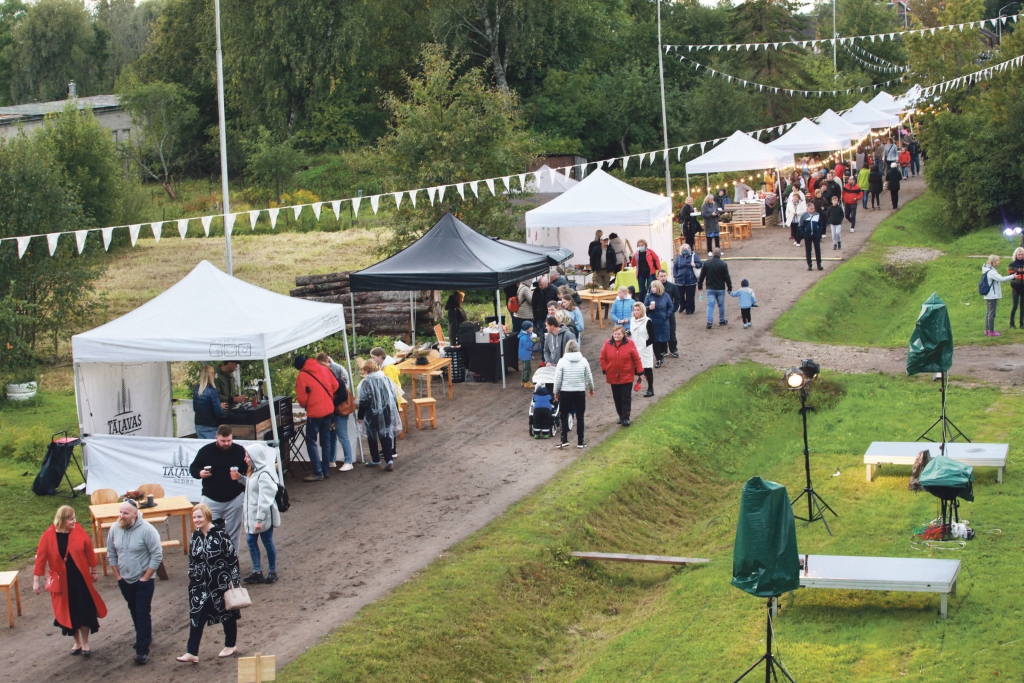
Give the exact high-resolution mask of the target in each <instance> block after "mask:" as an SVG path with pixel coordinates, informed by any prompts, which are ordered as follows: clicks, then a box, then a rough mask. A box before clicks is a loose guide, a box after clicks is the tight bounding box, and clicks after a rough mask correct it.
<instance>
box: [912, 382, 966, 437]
mask: <svg viewBox="0 0 1024 683" xmlns="http://www.w3.org/2000/svg"><path fill="white" fill-rule="evenodd" d="M948 384H949V380H948V379H947V377H946V373H945V372H943V373H942V387H941V389H940V391H941V392H942V412H941V413H940V414H939V419H937V420H936V421H935V422H933V423H932V426H931V427H929V428H928V429H926V430H924V433H923V434H921V436H919V437H917V440H918V441H931V442H932V443H935V439H933V438H931V437H929V436H928V433H929V432H931V431H932V430H933V429H935V428H936V427H938V426H939V425H942V445H941V446H940V447H939V453H941V454H942V455H945V454H946V452H945V451H946V443H947V442H952V441H956V440H957V437H959V438H961V439H963V440H964V441H966V442H967V443H970V442H971V440H970V439H968V438H967V435H966V434H964V433H963V432H962V431H960V428H959V427H957V426H956V425H955V424H953V421H952V420H950V419H949V418H948V417H946V386H947V385H948Z"/></svg>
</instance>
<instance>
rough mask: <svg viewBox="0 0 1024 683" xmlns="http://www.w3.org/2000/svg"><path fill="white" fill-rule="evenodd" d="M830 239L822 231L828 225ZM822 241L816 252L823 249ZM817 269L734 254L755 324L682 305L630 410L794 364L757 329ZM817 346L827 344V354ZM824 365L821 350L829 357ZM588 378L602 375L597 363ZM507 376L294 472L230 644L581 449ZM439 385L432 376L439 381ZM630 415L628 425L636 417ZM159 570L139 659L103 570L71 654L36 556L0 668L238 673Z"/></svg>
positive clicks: (766, 237) (320, 630)
mask: <svg viewBox="0 0 1024 683" xmlns="http://www.w3.org/2000/svg"><path fill="white" fill-rule="evenodd" d="M923 189H924V188H923V182H922V181H921V180H920V179H915V180H911V181H909V182H907V183H905V185H904V191H903V193H902V194H903V196H904V198H905V201H909V200H910V199H912V198H914V197H916V196H918V195H920V194H921V192H922V191H923ZM889 213H890V212H889V211H878V212H868V211H862V212H861V215H860V222H859V223H858V230H857V232H856V233H854V234H850V233H849V232H848V231H847V232H846V233H845V234H844V236H843V245H844V247H845V249H844V250H843V254H844V255H846V256H850V255H852V254H853V253H855V252H856V251H857V250H859V249H860V248H861V247H862V245H863V244H864V242H865V241H866V239H867V238H868V236H869V235H870V233H871V230H872V229H873V228H874V227H875V226H876V225H877V224H878V222H879V221H880V220H881V219H882V218H884V217H886V216H888V215H889ZM825 241H826V242H828V239H827V238H826V240H825ZM833 253H835V252H832V251H831V249H829V248H826V252H825V254H824V255H825V256H831V255H832V254H833ZM727 254H728V255H730V256H798V255H802V254H803V250H802V248H797V247H794V246H793V243H792V242H791V241H789V239H788V229H783V228H768V229H765V230H757V231H755V234H754V238H753V239H752V240H749V241H746V242H742V243H739V244H738V245H737V247H736V248H734V249H732V250H729V251H728V252H727ZM836 265H837V263H836V262H829V263H827V264H826V266H825V273H820V272H818V271H817V270H815V271H813V272H808V271H807V269H806V266H805V265H804V264H803V263H802V262H800V261H792V262H791V261H735V262H733V263H732V264H731V265H730V270H731V273H732V277H733V281H734V283H736V286H737V287H738V283H739V280H740V279H741V278H748V279H749V280H750V282H751V286H752V287H753V289H754V290H755V291H756V293H757V297H758V302H759V308H757V309H756V310H755V311H754V327H753V328H751V329H747V330H744V329H743V328H742V326H741V325H740V324H739V322H740V321H739V310H738V308H737V304H736V302H735V300H733V299H731V298H730V299H729V301H728V311H729V318H730V324H729V325H728V326H727V327H724V328H723V327H718V326H717V325H716V327H715V328H714V329H713V330H706V329H705V324H704V315H703V314H702V313H701V312H698V314H697V315H694V316H683V315H680V316H679V318H678V337H679V345H680V355H681V357H680V358H679V359H672V358H669V359H668V362H667V363H666V365H665V367H663V368H661V369H659V370H657V371H656V375H655V391H656V393H657V396H656V397H655V399H644V398H639V396H638V397H637V398H636V399H635V400H634V404H633V405H634V410H633V414H634V416H637V415H639V414H640V413H641V412H643V409H644V408H645V407H646V406H647V405H649V404H650V402H652V400H656V399H657V397H660V396H663V395H665V394H667V393H668V392H670V391H671V390H672V389H675V388H676V387H678V386H679V385H680V384H682V383H683V382H685V381H686V380H688V379H690V378H691V377H693V376H694V375H695V374H697V373H699V372H701V371H703V370H705V369H707V368H709V367H711V366H713V365H715V364H717V363H722V362H729V361H734V360H736V359H738V358H743V357H747V356H752V355H754V354H755V353H774V354H775V355H773V356H772V360H769V361H768V362H771V363H774V364H777V365H790V364H792V363H793V362H794V361H795V360H798V359H799V358H800V357H802V355H806V354H803V353H802V352H798V349H796V348H794V349H793V352H792V355H791V356H790V355H789V354H790V350H789V349H788V348H787V347H786V346H785V345H784V344H783V343H781V342H778V341H777V340H774V339H773V338H772V337H771V336H770V335H769V334H768V333H767V330H768V328H769V327H770V325H771V323H772V321H773V320H775V319H776V318H777V317H778V316H779V315H780V314H781V313H782V312H783V311H785V310H786V309H788V308H789V307H790V306H792V305H793V303H794V302H795V301H796V300H797V299H798V298H799V297H800V296H801V295H802V294H803V293H804V292H805V291H806V290H807V289H808V288H809V287H810V286H812V285H813V284H814V283H815V282H817V281H818V279H819V278H821V277H822V276H823V275H824V274H826V273H828V272H829V271H830V270H832V269H833V268H835V266H836ZM609 333H610V330H609V329H608V327H607V326H606V327H605V329H604V330H603V331H601V330H599V329H598V328H597V326H596V324H595V323H589V322H588V326H587V329H586V331H585V332H584V334H583V338H584V339H586V341H585V342H584V344H583V350H584V353H585V355H586V356H587V358H589V359H590V360H591V364H592V366H593V367H594V368H597V357H598V352H599V348H600V344H601V343H603V341H604V340H605V339H607V337H608V334H609ZM823 359H824V358H823ZM826 365H828V363H826ZM595 374H597V375H598V381H599V382H600V381H601V380H600V373H595ZM510 379H511V380H512V381H511V384H512V385H513V386H515V388H510V389H508V390H505V391H502V390H501V388H500V386H495V385H489V384H486V385H485V384H464V385H456V388H455V400H454V401H448V399H447V398H441V399H439V402H438V418H439V428H438V429H437V430H436V431H434V430H430V429H427V430H425V431H417V430H416V429H415V427H414V428H413V430H412V434H410V435H409V436H408V437H407V438H406V439H405V440H403V441H401V442H399V446H400V447H399V453H400V457H399V458H398V459H397V461H396V471H395V472H393V473H384V472H382V471H378V470H368V469H363V468H362V467H357V469H356V470H355V471H354V472H350V473H346V475H342V474H340V473H337V472H336V473H335V474H334V475H333V476H332V477H331V478H330V480H328V481H326V482H323V483H318V484H303V483H301V482H294V480H292V479H289V480H288V481H287V484H288V486H289V491H290V493H291V497H292V509H291V510H290V511H289V512H288V513H286V514H285V516H284V525H283V526H282V527H281V528H280V529H279V530H278V531H277V533H275V537H276V538H275V540H276V542H277V547H278V573H279V574H280V576H281V580H280V582H279V583H277V584H275V585H273V586H257V587H255V588H254V589H252V590H251V594H252V597H253V607H251V608H250V609H247V610H246V611H245V614H244V616H243V619H242V621H241V622H240V623H239V642H238V645H239V650H240V653H242V654H252V653H253V652H256V651H257V650H258V651H260V652H261V653H263V654H275V655H277V657H278V663H279V664H280V665H284V664H285V663H287V662H288V661H290V660H291V659H293V658H295V657H296V656H298V655H300V654H302V652H303V651H305V650H306V649H307V648H308V647H310V646H311V645H313V644H315V643H316V642H317V640H318V639H320V638H321V637H323V636H325V635H327V634H328V633H330V632H331V630H332V629H334V628H335V627H336V626H338V625H339V624H341V623H342V622H344V621H345V620H347V619H350V618H351V617H352V616H353V615H354V614H355V613H356V612H357V611H358V610H359V609H360V608H361V607H363V606H364V605H366V604H368V603H370V602H372V601H373V600H376V599H378V598H380V597H381V596H383V595H385V594H386V593H387V592H388V591H389V590H390V589H392V588H394V587H395V586H397V585H399V584H401V583H402V582H404V581H406V580H408V579H409V578H410V577H412V576H413V575H414V574H415V573H416V572H417V571H419V570H420V569H422V568H423V567H425V566H426V565H427V564H428V563H429V562H430V561H431V560H433V559H435V558H437V557H438V556H439V555H440V554H442V553H444V551H445V549H447V548H449V547H450V546H452V545H453V544H455V543H456V542H458V541H459V540H461V539H463V538H465V537H466V536H467V535H469V534H470V533H472V532H473V531H475V530H476V529H479V528H480V527H482V526H483V525H485V524H486V523H487V522H488V521H490V520H492V519H494V518H495V517H497V516H498V515H501V514H502V513H503V511H504V510H505V509H506V508H507V507H508V506H509V505H510V504H511V503H514V502H515V501H517V500H519V499H521V498H523V497H524V496H525V495H527V494H528V493H529V492H531V491H532V490H534V489H535V488H536V487H538V486H540V485H541V484H543V483H544V482H546V481H548V480H549V479H550V478H551V477H552V476H554V475H555V474H556V473H557V472H558V471H559V470H560V469H561V468H562V467H564V466H565V465H567V464H569V463H570V462H572V461H573V460H574V459H575V458H576V457H578V455H580V454H581V453H582V451H578V450H576V449H569V450H568V451H560V450H556V449H555V448H554V444H553V443H552V442H551V441H533V440H530V439H528V438H527V418H526V415H527V407H528V405H529V395H528V393H527V392H526V391H525V390H523V389H520V388H519V387H518V381H517V379H516V378H514V377H513V378H510ZM435 386H436V385H435ZM610 394H611V392H610V391H609V389H608V388H607V386H605V385H603V384H600V385H599V386H598V393H597V394H596V395H595V397H594V398H593V399H590V400H589V401H588V406H587V425H588V432H587V434H588V436H587V441H588V443H589V444H590V446H591V447H593V446H596V445H597V444H598V443H600V442H601V441H602V440H603V439H604V438H605V437H606V436H607V435H608V434H610V433H612V432H613V431H614V430H615V429H617V428H618V427H617V426H616V425H615V414H614V408H613V405H612V401H611V395H610ZM642 425H643V422H642V421H640V422H639V423H638V424H637V425H636V426H634V427H633V428H634V429H642V428H643V426H642ZM168 555H169V559H168V561H167V568H168V571H169V572H170V574H171V579H170V580H169V581H159V582H158V583H157V586H156V597H155V599H154V604H153V624H154V636H155V639H154V643H153V647H152V652H151V661H150V663H149V665H147V666H146V667H136V666H135V665H134V664H133V663H132V657H133V656H134V653H133V652H132V649H131V644H132V641H133V638H134V635H133V632H132V626H131V621H130V618H129V617H128V613H127V609H126V607H125V605H124V601H123V600H122V599H121V597H120V594H119V592H118V590H117V586H116V583H115V582H114V580H113V577H110V576H108V577H101V579H100V581H99V588H100V592H101V594H102V596H103V599H104V600H105V601H106V603H107V605H108V607H109V609H110V614H109V616H108V617H107V618H106V619H104V620H103V622H102V624H101V630H100V632H99V633H97V634H96V635H95V636H93V638H92V642H91V645H92V649H93V652H94V654H93V656H92V658H91V659H90V660H89V661H82V660H81V658H76V659H71V658H70V657H69V656H68V655H67V653H68V651H69V649H70V646H71V641H70V639H68V638H62V637H61V636H60V635H59V631H58V630H57V629H55V628H54V627H53V625H52V624H53V617H52V614H51V611H50V607H49V599H48V598H47V597H45V595H44V596H35V595H32V594H31V591H30V590H29V589H30V588H31V569H30V568H27V569H26V570H25V571H24V572H23V573H22V577H23V578H22V604H23V606H24V613H25V616H23V617H21V618H19V619H18V620H17V622H16V623H17V627H16V628H15V629H13V630H8V629H2V630H3V633H2V635H0V639H2V644H3V646H2V648H0V667H2V672H0V680H4V681H26V682H32V683H39V682H42V681H61V680H64V679H65V678H66V677H68V675H69V673H70V672H71V671H72V670H73V671H74V673H73V674H71V676H72V677H73V679H74V680H75V682H76V683H88V682H90V681H102V682H103V683H119V682H121V681H133V683H142V682H144V681H160V682H161V683H162V682H164V681H168V680H174V681H175V682H176V683H191V682H199V681H202V682H204V683H208V682H210V681H230V680H236V673H235V672H236V663H235V661H234V659H230V660H217V658H216V653H217V652H218V651H219V649H220V647H221V642H222V640H221V638H222V636H221V634H220V632H219V630H218V629H216V628H210V629H207V632H206V635H205V640H204V642H203V646H202V650H201V652H200V656H201V657H202V663H201V664H200V665H199V666H186V665H183V664H178V663H176V662H175V661H174V659H173V658H174V657H175V656H177V655H179V654H181V653H183V652H184V650H185V641H186V639H187V632H188V614H187V610H186V604H187V602H186V585H187V582H186V579H185V568H186V562H185V558H184V556H183V555H182V553H181V552H180V551H178V552H170V553H168ZM249 568H250V564H249V560H248V553H247V552H246V551H245V550H243V552H242V569H243V572H244V571H246V570H249Z"/></svg>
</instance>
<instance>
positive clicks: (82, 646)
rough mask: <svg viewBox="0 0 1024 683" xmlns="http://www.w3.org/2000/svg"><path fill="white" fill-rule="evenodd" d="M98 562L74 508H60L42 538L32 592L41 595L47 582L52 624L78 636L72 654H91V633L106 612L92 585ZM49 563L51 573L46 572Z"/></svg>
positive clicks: (74, 636)
mask: <svg viewBox="0 0 1024 683" xmlns="http://www.w3.org/2000/svg"><path fill="white" fill-rule="evenodd" d="M98 565H99V560H97V559H96V553H95V552H94V550H93V547H92V539H90V538H89V534H88V533H86V531H85V529H83V528H82V526H81V525H80V524H78V522H77V520H76V519H75V509H74V508H73V507H71V506H69V505H62V506H60V507H59V508H57V514H56V515H54V517H53V524H51V525H50V527H49V528H48V529H47V530H46V531H44V532H43V536H42V538H40V539H39V548H38V549H37V550H36V563H35V568H34V569H33V571H32V592H33V593H35V594H36V595H39V594H40V593H42V592H43V587H44V584H45V588H46V590H47V591H48V592H49V593H50V601H51V603H52V604H53V625H54V626H59V627H60V631H61V633H62V634H63V635H65V636H71V637H73V638H74V639H75V644H74V647H72V648H71V654H73V655H79V654H80V655H82V656H83V657H88V656H89V655H90V652H91V651H90V650H89V634H90V633H96V631H98V630H99V629H100V624H99V620H100V619H102V618H103V617H105V616H107V606H106V605H105V604H103V599H102V598H101V597H100V594H99V593H97V592H96V587H95V586H94V585H93V583H94V582H95V580H96V567H97V566H98ZM47 566H49V574H46V573H45V572H46V568H47ZM44 575H45V576H46V579H45V581H44V579H43V577H44Z"/></svg>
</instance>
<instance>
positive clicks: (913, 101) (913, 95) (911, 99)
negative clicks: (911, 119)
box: [896, 84, 924, 111]
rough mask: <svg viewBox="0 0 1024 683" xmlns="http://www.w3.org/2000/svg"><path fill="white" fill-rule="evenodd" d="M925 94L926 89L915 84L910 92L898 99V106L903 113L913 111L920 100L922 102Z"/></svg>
mask: <svg viewBox="0 0 1024 683" xmlns="http://www.w3.org/2000/svg"><path fill="white" fill-rule="evenodd" d="M923 94H924V89H923V88H922V87H921V86H920V85H917V84H914V86H913V87H912V88H910V90H908V91H907V92H905V93H904V94H902V95H900V96H899V97H897V98H896V104H898V105H899V106H900V107H901V108H902V109H903V111H913V110H914V108H915V107H916V106H917V103H918V101H919V100H921V98H922V95H923Z"/></svg>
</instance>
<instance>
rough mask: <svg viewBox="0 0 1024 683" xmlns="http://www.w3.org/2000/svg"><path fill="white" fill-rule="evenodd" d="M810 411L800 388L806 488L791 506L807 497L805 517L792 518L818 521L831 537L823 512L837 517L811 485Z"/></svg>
mask: <svg viewBox="0 0 1024 683" xmlns="http://www.w3.org/2000/svg"><path fill="white" fill-rule="evenodd" d="M811 410H814V408H813V407H811V406H809V405H807V389H806V388H805V387H801V388H800V415H801V417H803V421H804V472H805V474H806V475H807V486H805V487H804V490H803V493H801V494H800V495H799V496H797V497H796V498H794V499H793V502H792V503H791V505H792V506H793V507H794V508H795V507H796V504H797V502H798V501H799V500H800V499H801V498H803V497H804V496H807V516H806V517H801V516H800V515H797V514H794V515H793V516H794V517H795V518H796V519H799V520H801V521H803V522H807V523H808V524H810V523H811V522H817V521H818V520H819V519H820V520H821V522H822V524H824V525H825V531H827V532H828V535H829V536H831V535H832V529H830V528H829V526H828V520H826V519H825V510H828V511H829V512H831V513H832V514H833V515H835V516H836V517H838V516H839V515H838V514H836V511H835V510H833V509H832V508H831V507H830V506H829V504H828V503H826V502H825V499H824V498H822V497H821V496H819V495H818V494H817V493H816V492H815V490H814V486H813V485H812V484H811V452H810V449H809V448H808V447H807V412H808V411H811Z"/></svg>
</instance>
